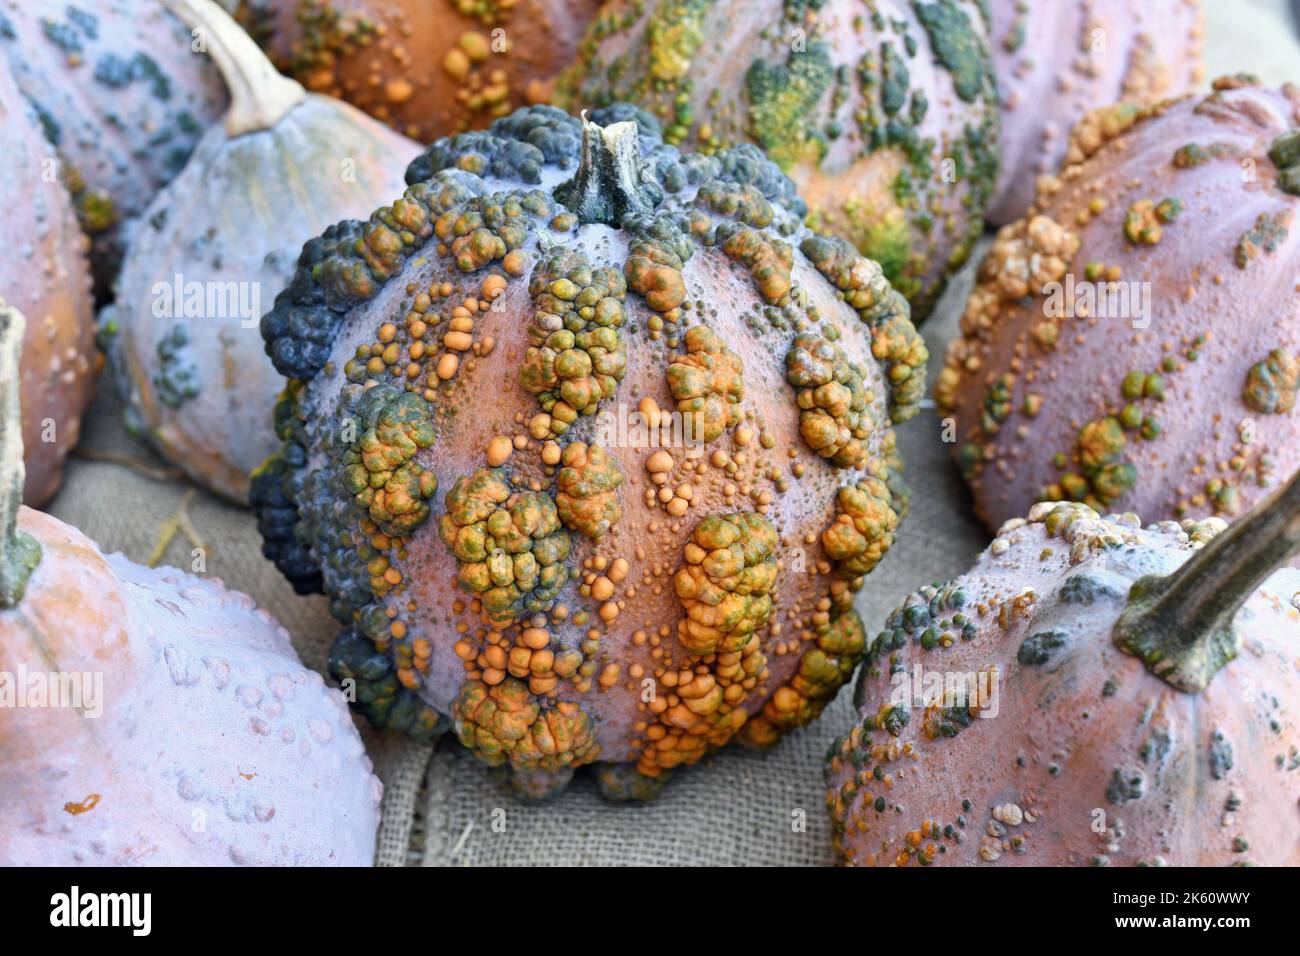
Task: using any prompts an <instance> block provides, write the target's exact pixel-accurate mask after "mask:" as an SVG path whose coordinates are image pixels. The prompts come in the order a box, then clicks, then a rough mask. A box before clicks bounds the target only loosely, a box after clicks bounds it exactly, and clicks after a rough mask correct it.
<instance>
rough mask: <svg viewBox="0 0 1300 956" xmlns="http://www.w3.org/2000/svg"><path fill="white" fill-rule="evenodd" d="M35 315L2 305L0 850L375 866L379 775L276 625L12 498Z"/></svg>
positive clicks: (216, 591)
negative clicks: (25, 353) (23, 345)
mask: <svg viewBox="0 0 1300 956" xmlns="http://www.w3.org/2000/svg"><path fill="white" fill-rule="evenodd" d="M24 324H25V323H24V319H23V317H22V313H20V312H18V311H17V310H14V309H12V308H0V714H3V715H4V719H3V720H0V864H3V865H5V866H51V865H54V866H72V865H100V866H112V865H126V864H133V865H139V864H150V865H158V866H229V865H232V864H258V865H270V864H277V865H290V864H292V865H349V866H365V865H368V864H369V863H370V861H371V859H372V855H373V852H374V840H375V833H376V830H377V828H378V822H379V800H380V797H381V795H382V786H381V784H380V783H379V780H378V779H377V778H376V777H375V776H374V774H373V773H371V766H370V760H369V758H367V757H366V755H365V752H364V748H363V746H362V743H361V737H360V735H359V734H358V733H357V731H356V728H355V727H354V726H353V725H352V719H351V716H350V714H349V713H348V710H347V705H346V704H345V703H344V702H343V697H342V695H341V694H340V693H339V692H338V691H337V690H334V689H330V688H327V687H325V685H324V682H323V681H322V680H321V677H320V675H319V674H316V673H315V672H313V671H309V670H307V669H306V668H304V667H303V666H302V664H301V662H300V661H299V660H298V657H297V655H296V654H295V653H294V651H293V648H292V647H291V646H290V644H289V635H288V633H287V632H286V631H285V630H284V628H282V627H280V626H279V625H278V624H277V623H276V622H275V620H274V619H273V618H272V617H271V615H270V614H268V613H267V612H266V611H263V610H259V609H258V608H256V607H255V606H254V604H253V602H252V600H251V599H250V598H248V597H246V596H245V595H243V594H239V593H238V592H235V591H228V590H226V589H225V588H224V587H223V586H222V584H221V582H220V581H217V580H203V579H201V578H198V577H195V576H193V575H189V574H184V573H182V572H180V571H177V570H175V569H174V568H158V569H153V568H146V567H142V566H140V565H137V564H133V563H132V562H130V561H128V560H126V558H124V557H123V556H121V555H108V556H105V555H103V554H101V553H100V551H99V549H98V548H97V547H96V546H95V544H94V543H93V542H92V541H90V540H89V539H88V538H86V537H85V536H84V535H82V534H81V533H80V532H79V531H77V530H76V529H75V528H72V527H70V526H68V525H66V524H64V523H63V522H61V521H58V520H57V519H55V518H52V517H50V516H48V515H45V514H42V513H40V512H37V511H32V510H31V509H29V508H25V507H23V506H22V505H20V503H19V497H18V495H19V490H20V489H21V487H22V484H23V464H22V453H23V452H22V438H21V430H20V428H19V424H18V415H19V411H18V405H19V393H20V391H21V390H22V389H21V386H20V385H19V383H18V374H17V365H18V360H19V359H18V351H19V342H20V341H21V339H22V335H23V326H24Z"/></svg>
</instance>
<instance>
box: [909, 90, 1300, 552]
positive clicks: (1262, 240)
mask: <svg viewBox="0 0 1300 956" xmlns="http://www.w3.org/2000/svg"><path fill="white" fill-rule="evenodd" d="M1217 85H1219V86H1220V87H1222V88H1221V89H1218V90H1216V91H1214V92H1213V93H1211V94H1210V95H1208V96H1206V95H1197V96H1192V97H1188V98H1185V99H1182V100H1178V101H1176V102H1173V103H1170V104H1168V105H1165V106H1163V107H1161V108H1158V109H1156V110H1154V111H1152V112H1151V113H1150V114H1149V115H1148V116H1146V118H1142V119H1138V120H1137V121H1136V122H1135V123H1133V125H1131V127H1129V128H1127V129H1125V130H1124V131H1122V132H1119V133H1118V134H1117V135H1116V134H1115V132H1114V131H1115V129H1123V127H1124V124H1125V123H1127V122H1129V121H1131V120H1132V118H1133V117H1132V115H1131V113H1130V114H1129V115H1127V116H1126V114H1125V111H1124V109H1123V108H1120V107H1117V108H1115V109H1114V110H1109V111H1099V112H1098V114H1097V115H1095V116H1093V117H1090V119H1089V121H1088V122H1087V123H1085V124H1082V125H1081V126H1080V127H1079V129H1078V130H1077V131H1076V135H1075V143H1074V146H1072V156H1073V158H1074V160H1075V162H1074V163H1073V165H1070V166H1067V167H1066V168H1065V169H1064V170H1063V171H1062V173H1061V175H1060V176H1059V177H1055V178H1051V179H1049V180H1046V181H1045V182H1044V184H1043V185H1044V188H1043V190H1041V191H1040V194H1039V198H1038V201H1037V203H1036V205H1035V206H1034V207H1033V208H1032V209H1031V211H1030V214H1029V216H1028V217H1027V219H1026V220H1023V221H1021V222H1018V223H1015V224H1013V225H1011V226H1007V227H1004V228H1003V229H1002V230H1001V231H1000V232H999V233H998V237H997V240H996V241H995V243H994V245H993V247H992V248H991V250H990V252H989V253H988V255H987V257H986V259H985V261H984V262H983V263H982V265H981V267H980V271H979V277H978V282H977V285H976V287H975V290H974V291H973V293H972V295H971V297H970V299H969V300H968V302H967V305H966V311H965V314H964V315H963V317H962V322H961V335H960V336H959V337H958V338H957V339H955V340H954V341H953V342H952V343H951V345H950V346H949V351H948V355H947V359H946V364H945V368H944V369H943V370H942V371H941V372H940V375H939V379H938V383H937V385H936V388H935V398H936V403H937V405H938V408H939V414H940V417H941V418H942V419H944V420H945V422H946V423H949V424H951V426H952V429H953V435H952V439H953V442H952V446H951V447H952V448H953V450H954V453H955V454H956V455H957V457H958V459H959V461H961V462H962V465H963V468H964V469H965V471H966V473H967V477H968V480H969V482H970V485H971V489H972V492H973V496H974V503H975V509H976V512H977V513H978V514H979V515H980V517H981V518H982V519H983V520H984V521H985V523H986V524H987V525H988V526H989V528H990V529H995V528H997V527H998V526H999V525H1000V524H1001V523H1002V522H1004V521H1007V520H1009V519H1011V518H1013V517H1016V516H1018V515H1022V514H1024V513H1026V512H1027V511H1028V510H1029V508H1030V506H1031V505H1032V504H1033V503H1034V502H1035V501H1038V500H1040V499H1041V498H1042V497H1044V496H1046V497H1070V496H1071V495H1070V492H1069V491H1068V490H1067V489H1065V488H1063V487H1062V486H1061V483H1062V481H1063V480H1064V478H1065V476H1066V475H1069V474H1074V475H1078V474H1080V470H1081V464H1080V460H1079V455H1078V448H1077V441H1078V438H1079V435H1080V432H1081V429H1082V428H1083V427H1084V426H1085V425H1087V424H1088V423H1089V422H1095V421H1099V420H1103V419H1105V418H1106V417H1108V416H1116V415H1119V414H1120V413H1121V412H1122V411H1123V409H1124V407H1125V406H1126V405H1127V404H1129V403H1130V399H1129V398H1128V397H1126V395H1125V394H1124V392H1123V381H1124V378H1125V376H1126V375H1127V374H1129V373H1130V372H1141V373H1144V374H1159V375H1161V376H1162V378H1163V385H1164V393H1165V398H1164V400H1163V401H1155V400H1148V399H1142V400H1140V401H1138V402H1137V405H1138V406H1139V409H1140V410H1141V411H1142V414H1143V415H1144V416H1151V417H1153V418H1154V419H1155V420H1156V421H1157V422H1158V425H1159V428H1160V433H1159V435H1158V436H1155V437H1153V438H1150V439H1146V438H1143V437H1141V435H1140V433H1139V432H1138V431H1135V430H1128V431H1126V432H1125V435H1126V438H1127V443H1126V446H1125V447H1124V448H1123V450H1122V454H1121V458H1123V459H1124V460H1126V461H1128V462H1129V463H1130V464H1131V465H1132V466H1133V467H1134V469H1135V480H1134V482H1133V483H1132V486H1131V487H1129V488H1128V489H1127V490H1123V491H1122V493H1120V494H1118V495H1116V496H1113V497H1111V498H1110V499H1109V500H1106V499H1098V498H1097V497H1095V496H1096V494H1097V490H1098V489H1097V487H1095V486H1094V487H1090V488H1089V489H1087V493H1088V496H1089V497H1090V498H1091V500H1094V501H1098V506H1099V507H1100V508H1102V509H1107V510H1126V511H1134V512H1137V513H1139V514H1142V515H1144V516H1147V517H1149V518H1151V519H1153V520H1154V519H1166V518H1181V517H1182V516H1184V515H1197V514H1206V513H1214V512H1217V513H1219V514H1221V515H1222V516H1224V517H1225V518H1231V517H1232V516H1233V515H1235V514H1239V513H1242V512H1244V511H1245V510H1246V509H1248V508H1249V507H1251V506H1252V505H1253V504H1254V503H1255V502H1257V501H1259V500H1260V499H1262V498H1263V497H1264V496H1265V495H1266V494H1267V493H1268V491H1269V490H1270V489H1271V488H1273V487H1276V485H1277V484H1278V483H1280V482H1281V481H1283V480H1285V479H1286V478H1287V477H1288V476H1290V475H1291V474H1293V473H1294V472H1295V470H1296V469H1297V468H1298V467H1300V442H1297V440H1296V438H1297V429H1298V426H1300V412H1297V411H1296V410H1295V409H1294V408H1290V409H1286V408H1283V407H1279V408H1277V409H1275V410H1273V411H1267V412H1266V411H1261V410H1260V408H1259V407H1252V405H1251V404H1249V403H1248V401H1247V398H1246V395H1245V391H1244V390H1245V387H1246V384H1247V380H1248V377H1249V376H1250V375H1251V370H1252V368H1254V367H1255V366H1257V365H1258V364H1259V363H1260V362H1262V361H1265V360H1266V359H1268V357H1269V355H1270V353H1271V352H1272V351H1273V350H1275V349H1281V350H1282V351H1283V352H1284V353H1286V354H1287V355H1289V356H1292V357H1296V356H1300V215H1298V214H1300V198H1298V197H1296V196H1294V195H1290V194H1288V193H1286V192H1284V191H1283V190H1282V189H1280V188H1279V186H1278V175H1279V171H1278V168H1277V167H1276V166H1275V165H1274V163H1273V161H1272V160H1271V159H1270V158H1269V156H1268V153H1269V150H1270V147H1271V145H1272V144H1273V143H1274V142H1276V140H1277V138H1278V137H1279V136H1281V135H1283V134H1284V133H1286V132H1287V131H1288V130H1291V129H1294V128H1296V127H1297V126H1300V89H1297V88H1296V87H1294V86H1290V85H1288V86H1284V87H1283V88H1282V89H1280V90H1275V89H1267V88H1264V87H1258V86H1250V85H1244V84H1243V83H1242V82H1241V81H1238V80H1227V81H1220V82H1219V83H1218V84H1217ZM1191 145H1194V146H1197V147H1200V148H1204V149H1208V150H1213V151H1214V153H1216V154H1217V155H1211V156H1210V157H1209V158H1207V159H1205V161H1203V162H1201V163H1200V164H1199V165H1187V163H1188V160H1187V158H1186V157H1187V153H1186V151H1184V153H1183V154H1182V157H1183V158H1182V159H1181V160H1180V162H1182V163H1183V165H1182V166H1181V167H1180V166H1179V165H1176V164H1175V156H1176V153H1177V151H1179V150H1180V149H1184V148H1185V147H1188V146H1191ZM1246 173H1249V174H1250V175H1251V176H1253V177H1254V179H1253V181H1248V177H1247V176H1246V175H1245V174H1246ZM1165 199H1176V200H1178V201H1179V202H1181V206H1182V209H1181V213H1179V214H1178V215H1177V216H1176V217H1175V218H1173V220H1172V221H1170V222H1164V223H1161V222H1159V221H1158V220H1153V221H1154V223H1155V224H1156V225H1158V226H1159V228H1160V235H1159V238H1158V241H1157V242H1155V243H1154V244H1148V243H1144V242H1133V241H1130V239H1129V238H1128V237H1127V236H1126V234H1125V221H1126V218H1127V217H1128V216H1129V214H1130V212H1132V211H1133V205H1134V203H1138V202H1140V201H1142V200H1151V201H1152V202H1154V203H1156V204H1159V203H1161V202H1162V201H1163V200H1165ZM1097 209H1100V210H1101V211H1100V212H1096V211H1095V210H1097ZM1261 217H1265V218H1264V220H1263V221H1265V222H1266V223H1268V224H1270V227H1269V228H1268V229H1266V230H1264V231H1263V232H1260V231H1259V229H1258V225H1259V223H1260V222H1261ZM1288 224H1289V225H1288ZM1252 237H1254V238H1252ZM1269 245H1271V246H1272V248H1271V250H1270V249H1269V248H1268V246H1269ZM1090 264H1097V266H1099V267H1101V269H1102V270H1103V273H1102V274H1103V276H1104V275H1105V274H1107V273H1106V271H1105V270H1112V269H1113V270H1114V272H1113V273H1109V274H1111V275H1114V276H1116V277H1117V278H1118V279H1119V281H1120V282H1121V283H1134V282H1136V283H1149V285H1147V286H1142V285H1138V286H1125V288H1128V289H1129V290H1130V291H1131V292H1136V293H1138V294H1139V295H1140V294H1142V293H1143V290H1144V289H1145V290H1149V302H1150V324H1149V327H1147V328H1136V327H1135V325H1134V320H1135V319H1137V320H1138V321H1139V322H1140V321H1143V320H1142V319H1141V317H1140V316H1137V315H1131V317H1128V318H1124V317H1119V318H1100V317H1098V316H1097V315H1096V314H1091V315H1089V316H1088V317H1086V318H1085V317H1082V316H1077V317H1065V318H1052V317H1050V316H1048V315H1047V314H1046V309H1047V305H1048V303H1049V298H1050V296H1049V294H1048V292H1047V291H1045V290H1048V289H1050V286H1049V283H1053V282H1057V283H1062V284H1064V283H1065V282H1066V281H1067V280H1068V279H1069V278H1070V277H1072V278H1073V280H1074V282H1075V283H1076V288H1078V287H1080V286H1084V285H1087V284H1088V275H1089V265H1090ZM1098 282H1100V283H1101V285H1102V286H1104V285H1105V282H1104V281H1103V279H1099V280H1098ZM1130 311H1131V313H1136V312H1137V310H1130ZM1201 337H1203V341H1202V340H1201ZM1053 341H1054V343H1055V344H1054V345H1053V344H1052V342H1053ZM1189 356H1194V358H1192V357H1189ZM1166 363H1172V365H1167V364H1166ZM1168 368H1172V369H1173V371H1168V370H1167V369H1168ZM1004 381H1007V382H1010V383H1011V387H1010V394H1009V399H1008V401H1007V402H1006V403H1005V408H1004V409H998V411H1000V412H1002V413H1004V414H1005V417H1004V418H1002V420H1001V421H998V422H990V421H989V419H988V418H987V412H988V410H989V408H990V407H991V406H992V405H998V404H999V401H998V399H999V396H998V395H997V394H995V389H996V387H997V386H998V384H999V383H1000V382H1004ZM1283 391H1286V390H1283ZM1292 394H1293V390H1292ZM1027 403H1028V404H1027ZM1035 403H1036V404H1037V405H1038V406H1040V407H1038V408H1037V411H1036V412H1035V413H1032V414H1031V412H1033V409H1034V405H1035ZM1058 454H1059V455H1061V456H1063V459H1061V460H1060V461H1055V462H1054V460H1053V459H1054V456H1056V455H1058ZM1062 464H1063V467H1062V466H1061V465H1062ZM1103 490H1105V489H1103ZM1090 503H1091V501H1090Z"/></svg>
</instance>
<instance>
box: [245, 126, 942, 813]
mask: <svg viewBox="0 0 1300 956" xmlns="http://www.w3.org/2000/svg"><path fill="white" fill-rule="evenodd" d="M591 120H592V121H591V122H588V123H585V124H584V123H580V122H579V121H578V119H576V118H574V117H571V116H569V115H567V114H565V113H563V112H561V111H559V110H558V109H555V108H553V107H547V106H538V107H531V108H528V109H524V110H520V111H519V112H516V113H514V114H513V115H511V116H509V117H506V118H504V119H501V120H497V121H496V122H495V123H493V125H492V126H491V127H490V128H489V129H488V130H487V131H486V132H482V133H466V134H462V135H459V136H455V137H452V138H450V139H446V140H440V141H438V142H436V143H434V144H433V145H432V146H430V147H429V148H428V149H427V150H426V151H425V153H424V154H423V155H422V156H421V157H420V158H419V159H417V160H416V161H415V162H414V163H413V164H412V165H411V167H410V169H409V170H408V171H407V179H408V181H409V182H410V183H411V185H410V188H409V189H408V190H407V191H406V193H405V195H404V196H403V197H402V198H401V199H399V200H398V201H396V202H394V203H393V204H392V205H390V206H387V207H384V208H382V209H380V210H378V211H377V212H376V213H375V214H374V215H372V216H371V218H370V220H369V221H368V222H346V223H342V224H340V225H339V226H337V227H335V228H332V229H330V230H328V231H326V232H325V233H324V234H323V235H322V236H321V237H320V238H318V239H315V240H312V241H311V242H310V243H308V244H307V246H306V247H304V250H303V254H302V257H301V259H300V261H299V271H298V274H297V276H296V277H295V278H294V281H293V283H292V284H291V285H290V286H289V288H288V289H287V290H286V291H285V292H284V293H282V294H281V295H280V296H279V297H277V299H276V304H275V308H274V309H273V310H272V311H271V312H270V313H268V315H267V316H266V317H265V318H264V320H263V324H262V331H263V334H264V335H265V336H266V340H267V347H268V349H269V350H270V352H271V355H272V357H273V358H274V359H275V362H276V365H277V367H278V368H279V369H280V370H281V371H282V372H283V373H284V374H285V375H286V377H287V378H288V379H289V380H290V381H289V384H288V389H287V391H286V394H285V397H284V401H283V402H282V404H281V405H280V406H279V408H278V410H277V431H278V433H279V435H280V436H281V438H282V439H283V441H284V446H283V449H282V451H281V452H280V453H279V454H278V455H277V456H275V457H273V458H272V459H270V460H269V461H268V462H267V463H266V464H265V465H264V466H263V467H262V468H261V469H260V470H259V472H258V473H257V474H256V475H255V476H254V478H253V491H252V497H253V500H254V504H255V507H256V509H257V513H258V518H259V524H260V527H261V529H262V532H263V535H264V537H265V553H266V554H267V556H268V557H271V558H273V559H274V560H275V561H276V563H277V564H278V565H279V567H280V568H281V569H282V570H283V571H284V572H285V573H286V574H287V575H288V576H289V577H290V579H292V580H293V581H294V584H295V586H296V587H297V588H299V589H300V590H302V591H312V590H324V591H325V593H327V594H328V595H329V596H330V599H331V607H332V609H333V612H334V614H335V615H336V616H337V617H338V619H339V620H340V622H341V623H342V625H343V627H344V630H343V632H342V635H341V636H340V638H339V640H338V641H337V643H336V644H335V646H334V651H333V654H332V657H331V669H332V671H333V673H334V675H335V676H336V677H338V678H339V679H341V680H344V681H348V682H350V683H352V684H355V686H356V696H357V699H358V703H359V705H360V707H361V709H362V710H363V711H364V712H365V713H366V714H367V716H369V717H370V718H371V720H373V721H375V722H376V723H378V724H381V725H384V726H388V727H393V728H404V729H406V730H408V731H410V732H412V733H415V734H417V735H425V736H427V735H429V734H431V733H433V732H434V731H435V730H436V729H438V728H439V726H440V725H441V723H442V721H443V718H447V719H449V721H450V723H451V724H452V725H454V727H455V729H456V732H457V734H458V735H459V738H460V740H461V742H462V743H464V744H465V746H467V747H469V748H470V749H471V750H473V751H474V752H475V753H476V754H477V755H478V756H479V757H480V758H482V759H483V760H485V761H486V762H488V763H490V764H494V765H501V766H507V767H508V768H509V769H510V771H511V773H512V779H513V781H514V783H515V785H516V787H517V788H518V789H519V790H520V792H521V793H524V794H527V795H529V796H541V795H544V794H546V793H549V792H552V791H553V790H555V789H556V788H558V787H560V786H563V784H564V783H565V782H566V781H567V780H568V779H569V778H570V777H571V776H572V774H573V772H574V769H575V768H577V767H579V766H582V765H586V764H592V763H595V764H597V767H598V773H597V778H598V780H599V781H600V784H601V786H602V789H603V790H604V791H605V793H606V794H607V795H610V796H613V797H615V798H619V799H622V798H633V797H642V796H649V795H652V794H653V793H654V792H656V790H657V789H658V787H659V786H660V785H661V784H662V783H663V782H664V780H665V779H666V778H667V775H668V772H669V771H671V770H672V769H673V768H675V767H678V766H682V765H686V764H692V763H695V762H696V761H698V760H699V759H700V758H701V757H703V756H704V755H705V754H706V753H708V752H709V751H711V750H713V749H715V748H717V747H720V746H722V745H724V744H726V743H727V742H728V741H730V740H731V739H732V738H734V737H739V738H740V739H742V740H744V741H746V742H748V743H752V744H757V745H766V744H770V743H773V742H775V740H776V739H777V738H778V737H779V736H780V734H781V733H782V732H784V731H786V730H788V729H790V728H792V727H795V726H798V725H800V724H803V723H806V722H807V721H809V720H811V719H813V718H815V717H816V716H817V715H818V713H819V712H820V711H821V709H822V707H823V706H824V705H825V703H826V702H827V701H828V700H829V699H830V698H831V697H832V696H833V695H834V693H835V691H836V689H837V688H838V687H839V686H840V685H841V684H842V683H843V682H844V681H845V680H847V679H848V676H849V674H850V673H851V672H852V670H853V666H854V662H855V661H856V660H857V658H858V655H859V654H860V653H861V652H862V650H863V644H862V638H863V634H862V630H861V622H860V620H859V618H858V615H857V614H856V612H855V611H854V610H853V607H852V596H853V592H854V591H855V590H857V589H858V588H859V587H860V586H861V585H862V583H863V578H864V576H865V575H866V574H867V573H868V572H869V571H871V569H872V568H873V567H874V565H875V564H876V563H877V562H878V561H879V560H880V558H881V557H882V556H883V554H884V553H885V552H886V551H887V550H888V548H889V547H890V545H891V543H892V541H893V538H894V533H895V530H896V528H897V525H898V522H899V520H900V519H901V518H902V517H903V514H904V513H905V511H906V507H907V498H906V494H905V492H904V490H903V488H902V485H901V482H900V476H899V469H900V467H901V464H900V462H899V460H898V455H897V451H896V448H895V441H894V433H893V429H892V425H893V423H895V422H898V421H901V420H903V419H905V418H908V417H910V416H911V415H912V414H913V412H914V411H915V409H916V403H917V401H918V400H919V398H920V396H921V393H922V391H923V389H924V365H925V360H926V351H925V346H924V344H923V343H922V341H921V339H920V338H919V336H918V335H917V334H916V332H915V330H914V329H913V327H912V324H911V322H910V320H909V318H908V306H907V302H906V300H905V299H903V297H902V296H901V295H899V294H898V293H897V292H896V291H895V290H893V289H892V288H891V287H890V286H889V284H888V282H887V281H886V280H885V278H884V276H883V275H882V273H881V271H880V267H879V265H878V264H876V263H874V262H872V261H870V260H868V259H865V258H863V257H862V256H860V255H859V254H858V253H857V252H856V251H855V250H853V249H852V247H850V246H849V245H848V244H847V243H845V242H844V241H842V240H839V239H833V238H826V237H821V236H816V235H813V234H812V233H810V232H809V231H808V230H807V229H806V228H805V227H803V226H802V224H801V222H802V219H803V216H804V212H805V209H804V206H803V204H802V202H801V201H800V200H799V198H798V196H797V195H796V193H795V191H794V187H793V185H792V184H791V182H790V181H789V180H788V179H787V178H786V177H785V176H783V175H782V174H781V173H780V171H779V170H778V169H777V167H776V166H774V165H773V164H772V163H770V162H768V161H767V160H765V159H764V158H763V156H762V154H761V153H760V152H759V151H758V150H757V149H756V148H755V147H753V146H752V145H748V144H745V145H741V146H738V147H735V148H733V149H720V150H718V151H717V152H716V153H715V154H713V155H712V156H703V155H700V154H690V153H683V152H679V151H678V150H677V149H676V148H675V147H672V146H669V145H667V144H665V143H663V142H662V139H661V133H660V128H659V124H658V122H657V121H656V120H655V119H654V118H653V117H652V116H650V115H649V114H647V113H645V112H643V111H641V110H638V109H635V108H632V107H630V106H627V105H617V106H613V107H610V108H607V109H602V110H597V111H596V112H594V113H593V114H592V118H591Z"/></svg>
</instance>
